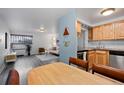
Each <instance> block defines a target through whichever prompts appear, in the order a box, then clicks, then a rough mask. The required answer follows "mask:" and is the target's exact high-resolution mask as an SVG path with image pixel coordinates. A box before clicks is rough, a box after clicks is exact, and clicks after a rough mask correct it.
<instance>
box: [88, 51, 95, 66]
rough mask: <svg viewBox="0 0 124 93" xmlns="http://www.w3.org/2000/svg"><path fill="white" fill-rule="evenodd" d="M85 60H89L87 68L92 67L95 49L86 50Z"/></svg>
mask: <svg viewBox="0 0 124 93" xmlns="http://www.w3.org/2000/svg"><path fill="white" fill-rule="evenodd" d="M87 60H88V62H89V64H88V65H89V68H92V64H93V63H95V51H88V54H87Z"/></svg>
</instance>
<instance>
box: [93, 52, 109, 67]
mask: <svg viewBox="0 0 124 93" xmlns="http://www.w3.org/2000/svg"><path fill="white" fill-rule="evenodd" d="M108 53H109V52H108V51H99V52H98V51H96V61H95V62H96V64H101V65H108V63H109V55H108Z"/></svg>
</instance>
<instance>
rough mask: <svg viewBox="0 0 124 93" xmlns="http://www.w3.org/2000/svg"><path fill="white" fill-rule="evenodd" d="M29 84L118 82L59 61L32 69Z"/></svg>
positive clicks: (110, 83)
mask: <svg viewBox="0 0 124 93" xmlns="http://www.w3.org/2000/svg"><path fill="white" fill-rule="evenodd" d="M28 84H29V85H53V84H54V85H72V84H74V85H77V84H80V85H81V84H82V85H87V84H88V85H93V84H104V85H107V84H109V85H112V84H118V83H116V82H112V81H110V80H108V79H105V78H101V77H99V76H96V75H94V74H91V73H88V72H86V71H83V70H81V69H78V68H76V67H73V66H70V65H67V64H64V63H61V62H58V63H52V64H48V65H44V66H40V67H37V68H34V69H32V70H31V71H30V72H29V73H28Z"/></svg>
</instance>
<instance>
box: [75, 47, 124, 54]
mask: <svg viewBox="0 0 124 93" xmlns="http://www.w3.org/2000/svg"><path fill="white" fill-rule="evenodd" d="M92 50H101V51H115V52H116V51H117V52H123V53H124V49H120V48H93V47H87V48H82V49H79V50H78V51H77V52H85V51H92Z"/></svg>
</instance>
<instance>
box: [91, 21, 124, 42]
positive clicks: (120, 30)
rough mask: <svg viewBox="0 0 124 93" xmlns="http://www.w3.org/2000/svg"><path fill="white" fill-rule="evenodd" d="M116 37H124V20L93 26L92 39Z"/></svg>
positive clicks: (113, 38)
mask: <svg viewBox="0 0 124 93" xmlns="http://www.w3.org/2000/svg"><path fill="white" fill-rule="evenodd" d="M118 39H124V21H117V22H113V23H108V24H104V25H101V26H97V27H93V30H92V40H118Z"/></svg>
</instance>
